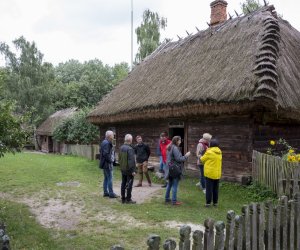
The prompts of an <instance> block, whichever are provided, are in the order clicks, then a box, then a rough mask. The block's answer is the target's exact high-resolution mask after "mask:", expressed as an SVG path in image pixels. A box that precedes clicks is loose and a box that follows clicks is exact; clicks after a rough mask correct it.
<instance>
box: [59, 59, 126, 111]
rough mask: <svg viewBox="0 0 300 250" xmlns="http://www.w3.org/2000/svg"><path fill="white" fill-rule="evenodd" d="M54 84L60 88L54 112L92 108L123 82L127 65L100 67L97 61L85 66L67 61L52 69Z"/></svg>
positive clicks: (86, 63)
mask: <svg viewBox="0 0 300 250" xmlns="http://www.w3.org/2000/svg"><path fill="white" fill-rule="evenodd" d="M55 72H56V78H57V80H58V83H57V84H56V85H57V87H58V88H60V93H58V95H59V96H60V98H57V101H56V103H55V106H56V109H63V108H69V107H78V108H83V107H92V106H94V105H96V104H97V103H98V102H99V101H100V100H101V99H102V97H103V96H104V95H106V94H107V93H108V92H109V91H110V90H112V88H113V87H114V86H115V85H116V84H117V83H119V81H121V80H122V79H123V78H125V77H126V76H127V74H128V72H129V66H128V64H127V63H121V64H116V65H115V66H114V67H110V66H108V65H103V63H102V62H101V61H100V60H97V59H95V60H90V61H88V62H85V63H84V64H81V63H79V62H78V61H75V60H70V61H68V62H66V63H64V64H62V63H61V64H59V65H58V67H57V68H56V69H55Z"/></svg>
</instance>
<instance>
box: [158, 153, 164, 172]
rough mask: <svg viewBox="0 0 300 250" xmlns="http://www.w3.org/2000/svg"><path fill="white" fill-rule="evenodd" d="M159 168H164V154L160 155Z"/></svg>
mask: <svg viewBox="0 0 300 250" xmlns="http://www.w3.org/2000/svg"><path fill="white" fill-rule="evenodd" d="M159 170H164V163H163V158H162V156H160V157H159Z"/></svg>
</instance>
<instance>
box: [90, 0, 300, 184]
mask: <svg viewBox="0 0 300 250" xmlns="http://www.w3.org/2000/svg"><path fill="white" fill-rule="evenodd" d="M226 6H227V2H226V1H224V0H216V1H214V2H212V4H211V11H212V12H211V23H210V26H209V27H208V28H207V29H206V30H204V31H199V32H197V33H195V34H191V35H189V36H187V37H186V38H184V39H180V40H178V41H170V42H166V43H163V44H162V45H161V46H160V47H159V48H157V50H156V51H154V52H153V53H152V54H151V55H150V56H148V57H147V58H146V59H145V60H144V61H143V62H141V63H140V64H139V65H137V66H136V67H135V68H134V69H133V70H132V72H131V73H130V74H129V76H128V77H127V78H126V79H125V80H123V81H122V82H120V84H119V85H118V86H117V87H116V88H115V89H114V90H112V91H111V92H110V93H109V94H108V95H107V96H106V97H105V98H104V99H103V100H102V101H100V102H99V104H98V106H97V107H96V108H95V109H94V110H93V111H92V112H91V113H90V114H89V116H88V120H89V121H90V122H91V123H93V124H96V125H98V126H99V128H100V134H101V137H104V134H105V131H106V130H107V129H112V130H114V131H115V132H116V143H117V147H116V148H117V149H118V148H119V146H120V145H121V144H122V143H123V139H124V136H125V134H127V133H131V134H132V135H133V136H136V135H141V136H142V137H143V139H144V141H145V142H146V143H148V144H149V145H150V146H151V152H152V158H151V161H153V162H155V161H158V157H156V156H155V151H156V150H155V149H156V147H157V143H158V139H159V134H160V133H161V132H163V131H168V132H169V135H170V137H172V136H174V135H180V136H181V137H182V138H183V147H182V151H183V153H185V152H187V151H191V152H192V153H193V157H190V158H189V161H188V167H189V168H194V169H195V168H196V157H195V151H196V145H197V143H198V141H199V139H200V138H201V136H202V134H203V133H205V132H208V133H211V134H212V135H213V137H217V138H218V139H219V141H220V147H221V149H222V151H223V178H224V179H227V180H231V181H241V178H242V177H243V176H250V175H251V174H252V167H251V162H252V151H253V149H255V150H265V149H266V148H267V147H268V143H269V140H270V139H278V138H280V137H282V138H285V139H287V140H288V141H289V142H290V143H291V144H292V145H293V146H295V147H300V33H299V31H298V30H296V29H294V28H293V27H292V26H291V25H290V24H289V23H288V22H287V21H285V20H283V19H282V18H281V17H279V16H278V15H277V14H276V11H275V8H274V7H273V6H264V7H262V8H260V9H259V10H257V11H254V12H251V13H249V14H247V15H244V16H238V17H235V18H233V17H230V18H229V19H227V11H226Z"/></svg>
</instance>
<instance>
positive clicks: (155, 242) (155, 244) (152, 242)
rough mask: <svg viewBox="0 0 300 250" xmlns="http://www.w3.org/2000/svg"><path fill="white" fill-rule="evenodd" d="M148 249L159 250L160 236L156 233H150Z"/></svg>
mask: <svg viewBox="0 0 300 250" xmlns="http://www.w3.org/2000/svg"><path fill="white" fill-rule="evenodd" d="M147 245H148V248H147V249H148V250H159V245H160V237H159V236H158V235H156V234H153V235H150V236H149V237H148V240H147Z"/></svg>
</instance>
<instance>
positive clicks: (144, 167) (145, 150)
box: [134, 135, 152, 187]
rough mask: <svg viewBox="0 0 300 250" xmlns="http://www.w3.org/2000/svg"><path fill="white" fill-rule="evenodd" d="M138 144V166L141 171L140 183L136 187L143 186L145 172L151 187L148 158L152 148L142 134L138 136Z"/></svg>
mask: <svg viewBox="0 0 300 250" xmlns="http://www.w3.org/2000/svg"><path fill="white" fill-rule="evenodd" d="M136 141H137V144H136V146H135V148H134V149H135V154H136V166H137V169H138V173H139V183H138V184H137V185H136V187H141V186H142V183H143V174H145V176H146V178H147V181H148V184H149V187H151V185H152V184H151V179H150V176H149V174H148V159H149V156H150V148H149V146H148V145H147V144H145V143H144V142H143V139H142V137H141V136H140V135H138V136H137V137H136Z"/></svg>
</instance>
